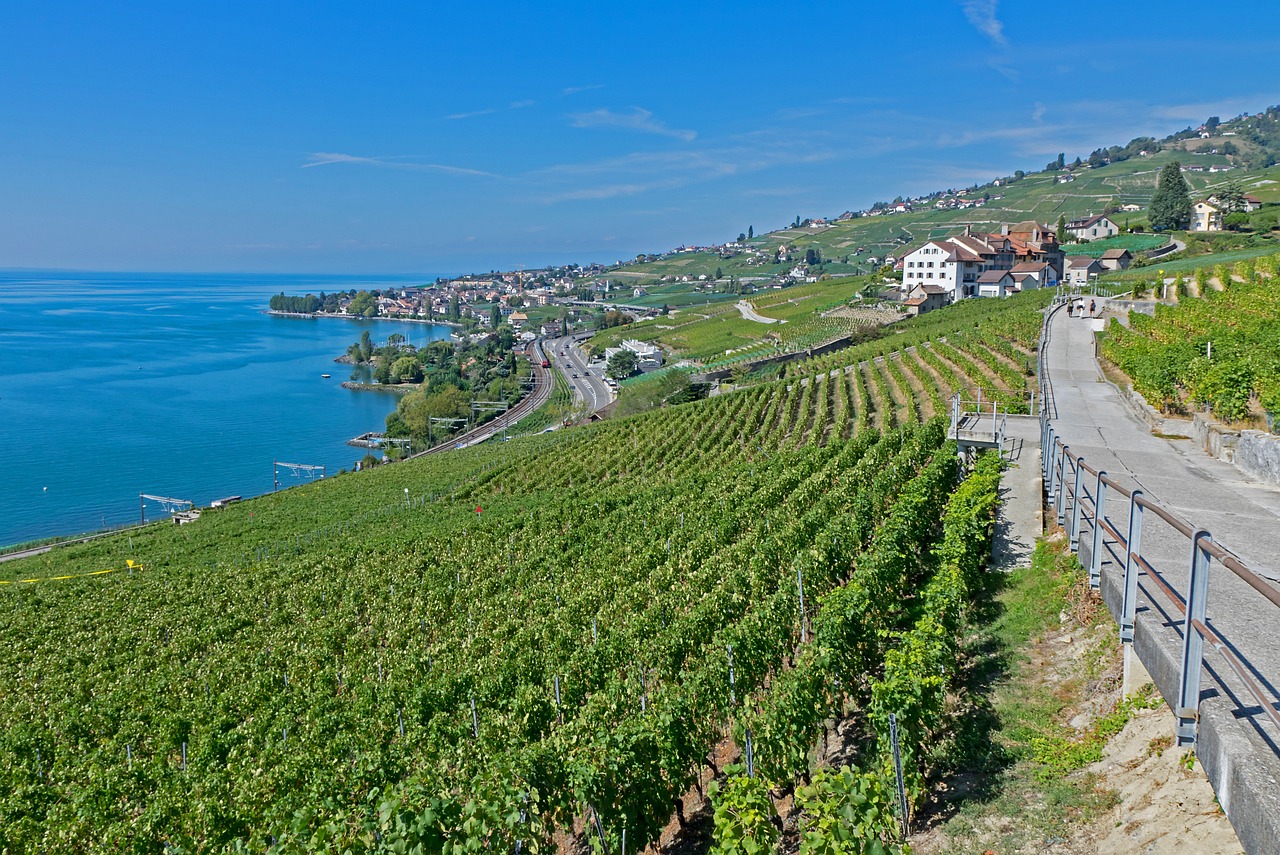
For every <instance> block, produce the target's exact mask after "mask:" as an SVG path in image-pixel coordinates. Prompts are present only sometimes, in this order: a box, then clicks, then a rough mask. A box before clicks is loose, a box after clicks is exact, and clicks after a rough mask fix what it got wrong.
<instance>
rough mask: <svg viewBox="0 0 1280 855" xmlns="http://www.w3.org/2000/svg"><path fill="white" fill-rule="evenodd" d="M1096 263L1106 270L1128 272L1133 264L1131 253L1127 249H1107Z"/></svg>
mask: <svg viewBox="0 0 1280 855" xmlns="http://www.w3.org/2000/svg"><path fill="white" fill-rule="evenodd" d="M1098 263H1099V264H1101V265H1102V266H1103V267H1105V268H1106V269H1107V270H1128V269H1129V265H1131V264H1133V253H1132V252H1129V250H1127V249H1109V250H1107V251H1106V252H1104V253H1102V257H1101V258H1099V259H1098Z"/></svg>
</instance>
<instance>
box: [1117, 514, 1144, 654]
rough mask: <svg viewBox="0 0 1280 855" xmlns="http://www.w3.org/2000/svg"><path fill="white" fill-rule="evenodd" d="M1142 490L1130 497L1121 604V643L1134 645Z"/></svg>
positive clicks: (1140, 552) (1140, 545) (1140, 540)
mask: <svg viewBox="0 0 1280 855" xmlns="http://www.w3.org/2000/svg"><path fill="white" fill-rule="evenodd" d="M1142 495H1143V493H1142V491H1141V490H1134V491H1133V494H1132V495H1131V496H1130V497H1129V537H1128V538H1126V540H1127V541H1128V542H1127V543H1126V544H1125V560H1124V599H1123V600H1122V601H1121V603H1120V641H1121V642H1122V643H1124V644H1133V627H1134V623H1135V622H1136V620H1137V613H1138V556H1139V555H1141V554H1142V510H1143V509H1142V503H1141V502H1140V501H1139V499H1141V498H1142Z"/></svg>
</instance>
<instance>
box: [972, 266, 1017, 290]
mask: <svg viewBox="0 0 1280 855" xmlns="http://www.w3.org/2000/svg"><path fill="white" fill-rule="evenodd" d="M1017 290H1018V289H1017V287H1016V286H1015V283H1014V281H1013V274H1012V273H1010V272H1009V271H1008V270H988V271H986V272H985V273H980V274H978V292H977V295H978V296H979V297H1007V296H1009V295H1010V294H1012V293H1014V292H1015V291H1017Z"/></svg>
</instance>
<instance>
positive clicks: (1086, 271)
mask: <svg viewBox="0 0 1280 855" xmlns="http://www.w3.org/2000/svg"><path fill="white" fill-rule="evenodd" d="M1105 270H1106V268H1105V267H1103V266H1102V264H1101V263H1100V262H1099V261H1098V259H1096V258H1094V257H1092V256H1089V255H1068V256H1067V269H1066V274H1065V276H1064V279H1065V281H1067V282H1069V283H1070V284H1072V285H1088V284H1089V280H1090V279H1092V278H1094V277H1095V276H1099V275H1101V274H1102V273H1103V272H1104V271H1105Z"/></svg>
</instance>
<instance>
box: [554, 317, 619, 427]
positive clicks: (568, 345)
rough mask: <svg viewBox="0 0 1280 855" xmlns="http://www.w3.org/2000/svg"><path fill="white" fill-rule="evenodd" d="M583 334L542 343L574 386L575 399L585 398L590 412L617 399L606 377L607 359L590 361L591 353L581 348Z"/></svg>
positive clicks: (557, 366)
mask: <svg viewBox="0 0 1280 855" xmlns="http://www.w3.org/2000/svg"><path fill="white" fill-rule="evenodd" d="M581 338H582V336H580V335H578V336H563V337H561V338H549V339H546V340H545V341H544V342H543V343H542V347H543V349H544V350H545V351H546V353H547V355H548V356H549V357H550V358H551V363H552V364H553V365H554V366H555V367H556V368H558V369H559V370H560V373H561V374H563V375H564V378H565V379H566V380H568V381H569V385H570V386H572V387H573V397H574V400H575V401H582V402H584V403H585V404H586V405H587V409H588V412H592V413H594V412H595V411H596V410H599V409H601V408H603V407H607V406H608V405H609V404H611V403H613V399H614V394H613V390H612V389H610V388H609V384H607V383H605V381H604V363H603V362H597V363H595V364H594V365H592V364H590V362H589V361H588V359H587V355H586V354H585V353H583V352H582V351H581V350H580V349H579V348H578V341H579V340H580V339H581Z"/></svg>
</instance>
